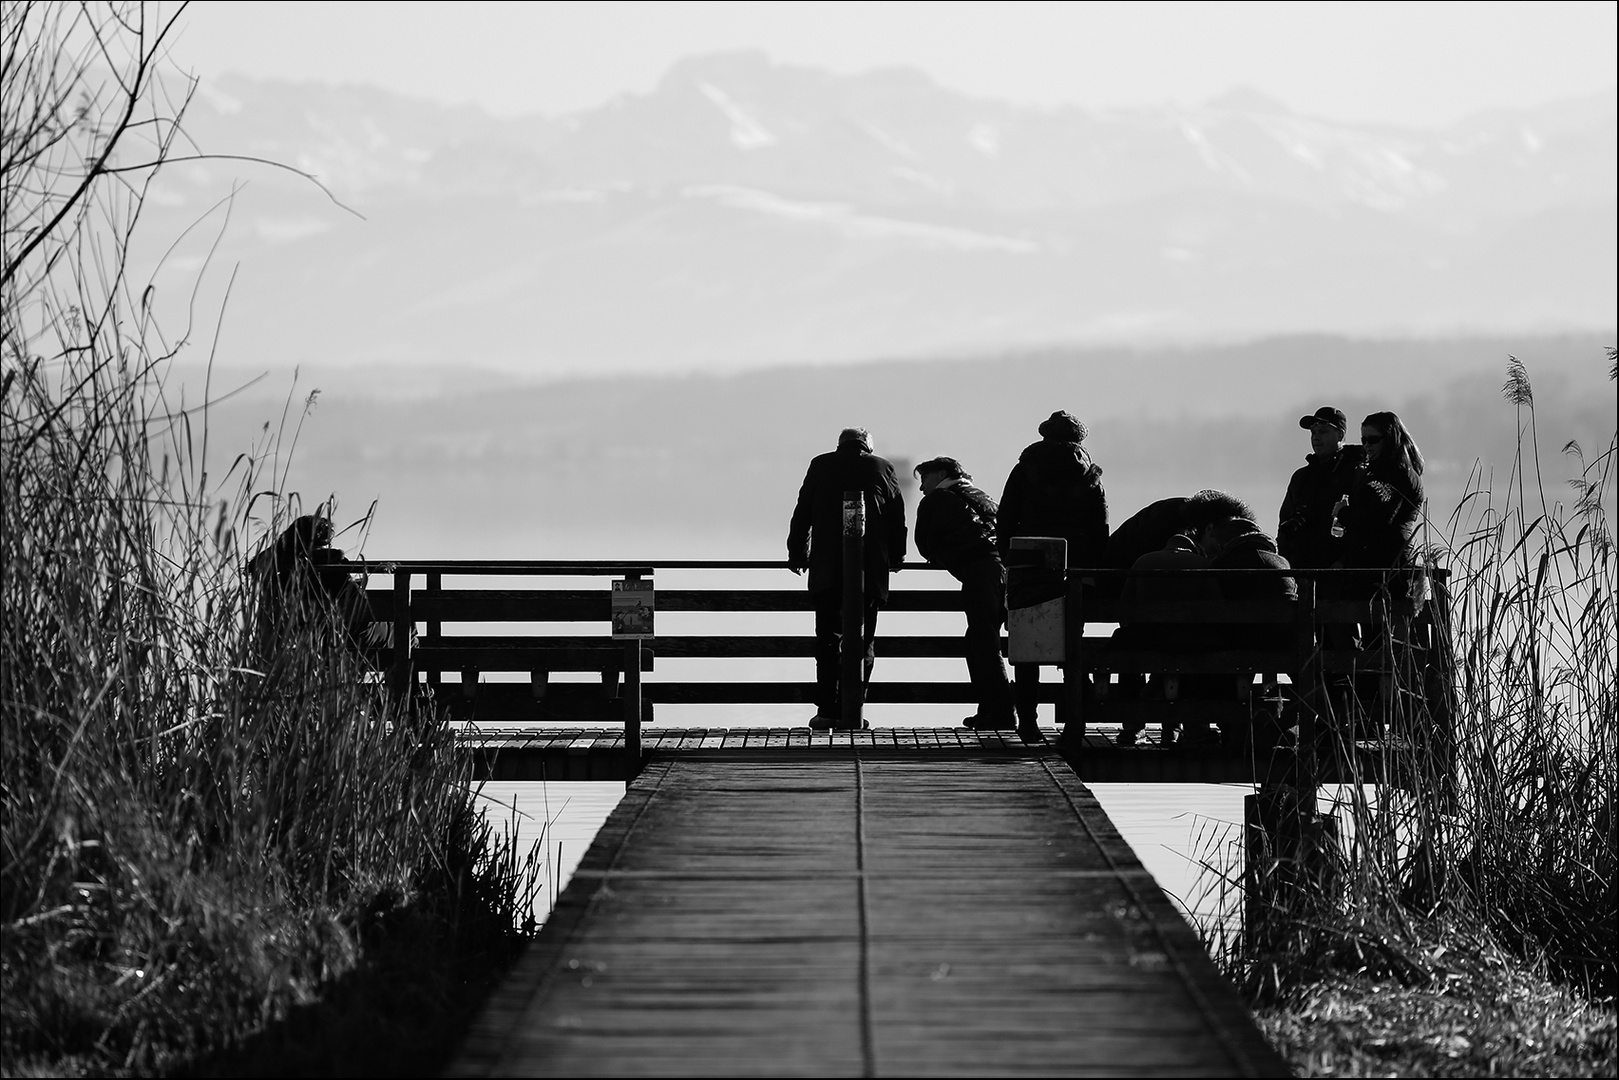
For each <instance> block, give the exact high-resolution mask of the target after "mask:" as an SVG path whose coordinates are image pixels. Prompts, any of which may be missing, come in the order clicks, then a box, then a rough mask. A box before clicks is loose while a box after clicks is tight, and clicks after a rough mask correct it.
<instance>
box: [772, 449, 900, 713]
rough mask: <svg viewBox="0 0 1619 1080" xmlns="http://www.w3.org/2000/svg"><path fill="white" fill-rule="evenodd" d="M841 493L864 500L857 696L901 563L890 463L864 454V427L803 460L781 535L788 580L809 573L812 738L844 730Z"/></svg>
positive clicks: (867, 673) (896, 498)
mask: <svg viewBox="0 0 1619 1080" xmlns="http://www.w3.org/2000/svg"><path fill="white" fill-rule="evenodd" d="M845 491H859V492H863V493H864V495H865V510H866V532H865V541H864V543H863V544H862V548H863V551H864V555H865V565H864V567H863V568H862V571H863V572H862V579H863V581H864V582H865V596H864V616H863V617H864V624H863V626H862V636H863V638H864V642H865V668H864V679H863V681H862V696H863V695H864V687H865V685H866V684H869V683H870V681H871V669H872V665H873V662H874V660H875V657H876V650H875V647H874V642H875V639H876V636H877V613H878V611H879V610H881V608H882V606H883V605H884V604H885V603H886V602H887V601H888V575H889V574H890V573H891V572H892V571H895V570H898V569H899V568H900V565H901V564H902V563H903V562H904V561H905V544H906V540H907V531H906V527H905V499H904V496H903V495H901V493H900V489H899V480H898V479H897V478H896V477H895V475H894V466H893V463H892V462H890V461H889V460H888V459H887V458H882V457H878V456H877V455H876V454H874V453H872V441H871V434H870V432H868V431H867V430H866V429H865V428H859V427H846V428H844V429H843V430H842V431H840V432H839V433H838V442H837V449H835V450H832V451H830V452H828V453H825V454H819V455H817V456H816V457H815V458H813V459H812V460H811V461H810V463H809V469H808V471H806V472H805V474H804V483H803V485H802V486H801V487H800V488H799V490H798V502H797V503H796V504H795V505H794V507H793V517H792V521H791V523H790V524H789V525H788V529H787V565H788V567H789V568H790V569H791V570H792V571H793V573H795V574H802V573H804V572H805V571H806V570H807V571H809V591H810V597H811V599H812V601H813V603H814V608H815V707H816V714H815V716H814V717H813V718H812V719H811V720H810V725H809V726H810V727H811V728H814V729H816V730H818V731H824V730H828V729H833V728H842V727H843V726H844V721H843V718H842V716H843V710H842V700H843V699H842V689H841V687H840V686H839V676H840V668H841V663H840V657H841V653H842V649H843V493H844V492H845ZM862 725H863V722H862Z"/></svg>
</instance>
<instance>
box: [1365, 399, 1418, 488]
mask: <svg viewBox="0 0 1619 1080" xmlns="http://www.w3.org/2000/svg"><path fill="white" fill-rule="evenodd" d="M1361 426H1362V427H1373V428H1376V429H1377V430H1379V431H1381V432H1382V433H1383V437H1384V438H1386V439H1388V441H1389V443H1390V446H1389V450H1390V451H1391V454H1390V460H1397V461H1400V462H1403V463H1404V464H1405V466H1406V468H1408V469H1410V470H1411V471H1412V472H1413V473H1414V474H1416V475H1417V476H1421V475H1422V464H1423V462H1422V451H1421V450H1419V449H1417V441H1416V440H1415V439H1413V438H1412V437H1411V432H1409V431H1408V430H1406V426H1405V424H1404V423H1402V422H1401V420H1400V417H1399V416H1398V415H1397V414H1395V413H1391V412H1374V413H1372V414H1371V415H1370V416H1368V417H1366V419H1364V420H1362V421H1361Z"/></svg>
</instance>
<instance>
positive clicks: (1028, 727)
mask: <svg viewBox="0 0 1619 1080" xmlns="http://www.w3.org/2000/svg"><path fill="white" fill-rule="evenodd" d="M1017 737H1018V738H1020V739H1022V740H1023V741H1024V742H1025V743H1029V744H1031V745H1032V744H1034V743H1043V742H1045V741H1046V737H1045V735H1044V734H1043V733H1042V732H1041V731H1040V727H1039V725H1038V724H1019V725H1018V726H1017Z"/></svg>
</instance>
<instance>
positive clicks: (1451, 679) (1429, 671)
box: [1423, 570, 1457, 813]
mask: <svg viewBox="0 0 1619 1080" xmlns="http://www.w3.org/2000/svg"><path fill="white" fill-rule="evenodd" d="M1430 587H1431V590H1432V591H1431V593H1430V594H1429V598H1428V609H1427V610H1428V615H1429V620H1430V625H1429V628H1428V630H1429V639H1428V640H1429V643H1430V647H1431V651H1430V652H1429V654H1428V663H1427V665H1426V667H1425V670H1424V673H1423V679H1424V686H1423V698H1424V700H1425V702H1426V704H1427V706H1428V710H1427V711H1428V722H1429V724H1430V725H1431V728H1432V730H1431V731H1430V732H1429V733H1428V737H1429V746H1430V747H1431V748H1432V750H1431V753H1432V755H1433V757H1434V759H1435V760H1434V772H1435V774H1436V775H1437V778H1438V781H1439V784H1440V787H1441V790H1442V792H1443V797H1444V803H1443V805H1444V806H1445V807H1446V808H1447V812H1451V813H1454V812H1455V811H1454V807H1455V801H1456V797H1457V792H1456V789H1457V784H1456V693H1457V687H1456V678H1457V670H1456V643H1455V640H1454V639H1453V638H1452V637H1451V621H1450V620H1451V608H1450V576H1449V574H1448V573H1447V572H1446V571H1444V570H1435V571H1433V572H1432V575H1431V581H1430Z"/></svg>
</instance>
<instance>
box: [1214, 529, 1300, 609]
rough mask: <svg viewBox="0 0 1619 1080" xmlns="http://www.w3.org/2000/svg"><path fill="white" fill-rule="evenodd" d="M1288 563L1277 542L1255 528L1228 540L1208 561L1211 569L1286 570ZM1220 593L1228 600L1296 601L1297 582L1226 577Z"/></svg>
mask: <svg viewBox="0 0 1619 1080" xmlns="http://www.w3.org/2000/svg"><path fill="white" fill-rule="evenodd" d="M1290 568H1291V564H1290V563H1289V562H1288V560H1287V559H1284V558H1283V557H1282V556H1281V554H1280V553H1279V552H1278V551H1277V550H1276V541H1274V540H1272V539H1271V538H1270V537H1268V536H1266V535H1265V534H1264V533H1262V532H1260V531H1259V529H1258V528H1255V529H1252V530H1251V531H1248V532H1245V533H1242V534H1241V535H1239V536H1237V537H1235V538H1233V539H1231V540H1228V541H1227V542H1226V543H1225V545H1224V546H1222V547H1221V548H1220V550H1219V551H1218V552H1217V553H1216V554H1215V555H1214V557H1213V558H1212V559H1210V560H1209V569H1211V570H1287V569H1290ZM1220 593H1221V595H1222V596H1223V597H1224V598H1225V599H1227V600H1263V599H1277V600H1297V599H1298V596H1299V587H1298V582H1296V581H1294V580H1293V579H1292V578H1291V577H1272V576H1266V577H1235V576H1233V577H1226V578H1222V579H1221V580H1220Z"/></svg>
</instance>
